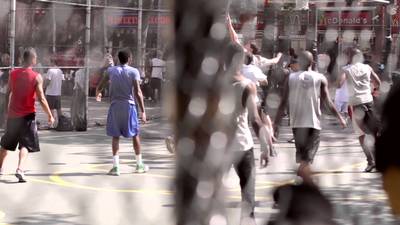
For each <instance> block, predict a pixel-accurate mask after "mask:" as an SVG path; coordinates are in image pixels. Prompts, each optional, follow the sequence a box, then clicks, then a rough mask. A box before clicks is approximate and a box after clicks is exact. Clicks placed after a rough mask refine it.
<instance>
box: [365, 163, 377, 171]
mask: <svg viewBox="0 0 400 225" xmlns="http://www.w3.org/2000/svg"><path fill="white" fill-rule="evenodd" d="M374 169H375V164H368V166H367V167H366V168H365V170H364V172H366V173H371V172H372V170H374Z"/></svg>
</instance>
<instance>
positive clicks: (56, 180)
mask: <svg viewBox="0 0 400 225" xmlns="http://www.w3.org/2000/svg"><path fill="white" fill-rule="evenodd" d="M361 164H363V163H361V162H360V163H356V164H353V165H347V166H343V167H341V168H339V169H335V170H328V171H327V173H331V172H337V171H341V170H346V169H349V168H355V167H358V166H360V165H361ZM102 166H105V164H104V165H89V166H88V165H87V166H86V170H90V171H101V172H107V170H105V169H99V167H102ZM74 171H77V169H74V170H65V171H60V172H56V173H53V174H52V175H51V176H49V179H50V180H41V179H35V178H28V179H29V180H31V181H34V182H38V183H44V184H51V185H57V186H61V187H67V188H77V189H83V190H91V191H105V192H116V193H139V194H159V195H168V196H170V195H173V194H174V192H173V191H170V190H163V189H160V190H148V189H110V188H102V187H93V186H88V185H81V184H77V183H74V182H70V181H66V180H64V179H62V177H61V175H62V174H65V173H69V172H74ZM78 171H79V170H78ZM133 175H136V176H146V177H156V178H167V179H173V177H172V176H167V175H160V174H149V173H146V174H133ZM322 175H326V173H321V174H315V175H314V176H322ZM293 182H294V180H293V179H290V180H286V181H282V182H268V181H265V182H259V184H265V185H261V186H256V190H261V189H269V188H273V187H277V186H280V185H284V184H290V183H293ZM228 191H229V192H236V191H240V188H234V189H228ZM227 198H231V199H241V196H238V195H230V196H227ZM256 199H257V200H266V201H268V200H271V198H270V197H266V196H256ZM337 199H340V198H337ZM347 199H348V200H363V198H362V197H358V196H353V197H350V198H347ZM364 199H365V198H364ZM372 199H376V200H384V199H386V198H385V197H384V196H381V195H379V196H376V198H372Z"/></svg>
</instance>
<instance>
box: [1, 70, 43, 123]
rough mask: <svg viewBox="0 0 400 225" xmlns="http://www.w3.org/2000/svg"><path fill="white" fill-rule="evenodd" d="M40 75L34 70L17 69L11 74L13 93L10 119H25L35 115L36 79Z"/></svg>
mask: <svg viewBox="0 0 400 225" xmlns="http://www.w3.org/2000/svg"><path fill="white" fill-rule="evenodd" d="M37 76H38V73H36V72H34V71H33V70H32V68H22V69H15V70H13V71H11V74H10V90H11V92H12V96H11V102H10V111H9V113H8V117H10V118H16V117H24V116H26V115H29V114H31V113H35V112H36V109H35V99H36V85H37V81H36V77H37Z"/></svg>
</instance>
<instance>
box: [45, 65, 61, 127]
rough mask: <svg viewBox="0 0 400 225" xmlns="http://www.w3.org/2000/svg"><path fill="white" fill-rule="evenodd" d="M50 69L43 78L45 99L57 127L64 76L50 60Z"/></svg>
mask: <svg viewBox="0 0 400 225" xmlns="http://www.w3.org/2000/svg"><path fill="white" fill-rule="evenodd" d="M51 63H52V68H50V69H49V70H48V71H47V74H46V78H45V90H46V92H45V93H46V99H47V101H48V103H49V107H50V110H51V113H52V115H53V117H54V118H55V120H56V123H55V124H54V126H55V127H57V125H58V120H59V118H60V116H61V115H62V110H61V90H62V83H63V80H64V74H63V72H62V70H61V69H59V68H58V67H57V65H56V64H55V61H54V60H52V62H51Z"/></svg>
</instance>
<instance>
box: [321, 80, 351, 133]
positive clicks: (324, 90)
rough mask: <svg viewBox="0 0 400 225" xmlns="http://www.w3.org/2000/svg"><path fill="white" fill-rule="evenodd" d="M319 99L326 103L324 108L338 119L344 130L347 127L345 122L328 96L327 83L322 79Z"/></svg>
mask: <svg viewBox="0 0 400 225" xmlns="http://www.w3.org/2000/svg"><path fill="white" fill-rule="evenodd" d="M321 98H322V101H323V102H325V103H326V106H328V108H329V110H330V111H331V112H332V113H333V114H334V115H335V116H336V117H337V118H338V120H339V122H340V124H341V125H342V127H343V128H345V127H346V126H347V125H346V121H345V120H344V119H343V117H342V116H341V115H340V113H339V112H338V111H337V109H336V107H335V104H333V102H332V100H331V97H330V96H329V90H328V81H327V80H326V79H322V82H321Z"/></svg>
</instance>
